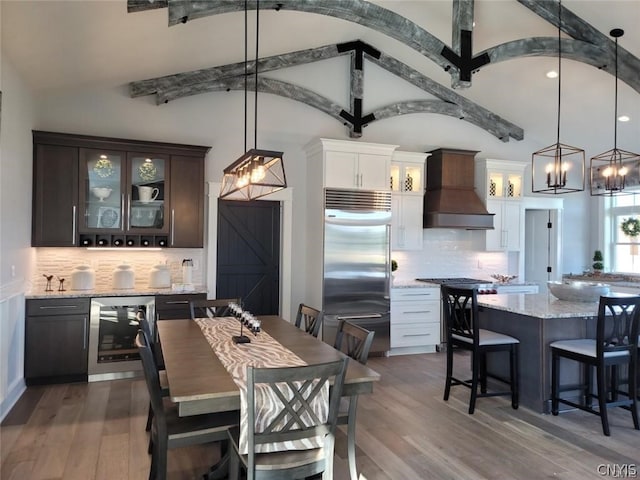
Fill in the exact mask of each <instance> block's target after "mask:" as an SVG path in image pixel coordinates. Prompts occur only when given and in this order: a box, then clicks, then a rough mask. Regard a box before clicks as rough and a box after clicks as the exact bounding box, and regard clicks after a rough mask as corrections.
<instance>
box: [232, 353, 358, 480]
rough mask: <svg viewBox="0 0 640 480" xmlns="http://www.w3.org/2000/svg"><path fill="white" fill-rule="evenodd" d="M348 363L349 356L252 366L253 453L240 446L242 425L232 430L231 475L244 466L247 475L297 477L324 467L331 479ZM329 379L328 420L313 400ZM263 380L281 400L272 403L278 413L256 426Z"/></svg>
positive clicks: (280, 479) (256, 479)
mask: <svg viewBox="0 0 640 480" xmlns="http://www.w3.org/2000/svg"><path fill="white" fill-rule="evenodd" d="M347 362H348V358H347V357H345V358H344V359H342V360H338V361H335V362H329V363H322V364H316V365H306V366H300V367H281V368H254V367H251V366H249V367H247V413H248V419H247V440H248V453H247V454H244V453H241V452H240V451H239V450H240V447H239V445H238V444H239V436H240V432H239V429H238V428H232V429H230V430H229V439H230V443H231V446H230V448H229V450H230V460H229V479H230V480H237V479H238V475H239V473H240V466H242V468H243V469H244V470H245V471H246V478H247V480H294V479H301V478H305V477H311V476H314V475H317V474H320V473H322V472H325V471H326V472H327V473H326V474H325V476H324V477H323V478H332V474H333V454H334V445H335V429H336V423H337V419H338V408H339V403H340V396H341V395H342V386H343V384H344V377H345V372H346V368H347ZM331 380H333V381H332V382H331ZM326 382H330V383H331V384H332V388H330V389H329V396H328V403H327V404H326V405H324V407H323V408H324V412H326V418H325V419H323V418H318V416H317V415H316V413H315V410H314V408H313V404H314V400H315V401H317V400H318V398H319V396H320V393H321V391H322V388H323V386H324V385H325V384H326ZM258 385H259V386H260V388H266V389H267V390H268V391H269V392H270V394H272V396H273V398H277V399H278V401H274V402H273V403H272V404H271V405H269V406H268V408H269V409H270V410H272V411H273V413H274V415H273V417H271V418H269V419H268V420H266V421H265V422H261V423H263V424H262V425H256V409H258V408H262V409H264V408H265V406H264V405H259V404H258V401H257V395H256V394H255V392H256V386H258ZM270 396H271V395H270ZM260 398H265V397H264V396H261V397H260ZM305 417H306V420H305ZM320 417H322V415H320ZM283 418H284V419H285V421H286V423H285V422H283ZM316 437H320V438H322V439H323V446H321V447H319V448H312V449H307V450H292V449H287V450H282V451H276V452H269V453H256V448H257V447H259V446H260V445H264V444H269V443H274V442H294V441H303V440H305V439H313V438H316Z"/></svg>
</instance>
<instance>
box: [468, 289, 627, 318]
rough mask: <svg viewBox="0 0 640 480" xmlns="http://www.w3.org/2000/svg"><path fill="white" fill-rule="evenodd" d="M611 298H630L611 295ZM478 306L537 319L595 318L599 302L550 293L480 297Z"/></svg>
mask: <svg viewBox="0 0 640 480" xmlns="http://www.w3.org/2000/svg"><path fill="white" fill-rule="evenodd" d="M611 296H629V295H627V294H611ZM478 305H479V306H481V307H489V308H495V309H496V310H503V311H506V312H512V313H517V314H520V315H526V316H529V317H537V318H573V317H595V316H597V315H598V302H593V303H591V302H567V301H565V300H558V299H557V298H556V297H554V296H553V295H551V294H550V293H535V294H528V295H524V294H498V295H478Z"/></svg>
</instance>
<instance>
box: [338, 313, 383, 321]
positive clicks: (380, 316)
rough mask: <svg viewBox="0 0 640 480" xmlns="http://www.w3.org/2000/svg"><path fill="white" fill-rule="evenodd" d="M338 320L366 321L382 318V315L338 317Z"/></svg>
mask: <svg viewBox="0 0 640 480" xmlns="http://www.w3.org/2000/svg"><path fill="white" fill-rule="evenodd" d="M336 318H337V319H338V320H366V319H367V318H382V314H380V313H375V314H373V315H350V316H348V317H347V316H337V317H336Z"/></svg>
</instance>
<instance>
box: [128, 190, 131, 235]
mask: <svg viewBox="0 0 640 480" xmlns="http://www.w3.org/2000/svg"><path fill="white" fill-rule="evenodd" d="M127 212H128V213H127V230H131V194H130V193H128V194H127Z"/></svg>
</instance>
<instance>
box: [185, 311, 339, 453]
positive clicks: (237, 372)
mask: <svg viewBox="0 0 640 480" xmlns="http://www.w3.org/2000/svg"><path fill="white" fill-rule="evenodd" d="M195 321H196V323H197V324H198V325H199V326H200V328H201V329H202V332H203V333H204V336H205V338H206V339H207V341H208V342H209V345H211V348H212V349H213V351H214V352H215V354H216V355H217V357H218V358H219V359H220V362H221V363H222V364H223V365H224V367H225V368H226V369H227V371H228V372H229V374H230V375H231V377H232V378H233V380H234V381H235V382H236V384H237V385H238V387H239V389H240V406H241V407H240V440H239V443H240V445H239V447H240V451H241V452H242V453H245V454H246V453H247V418H248V414H247V366H249V365H251V366H254V367H261V368H264V367H267V368H274V367H295V366H302V365H306V363H305V362H304V361H303V360H302V359H301V358H300V357H298V356H297V355H296V354H295V353H293V352H292V351H291V350H289V349H287V348H285V347H283V346H282V345H281V344H280V343H278V342H277V341H276V340H275V339H274V338H273V337H271V336H270V335H269V334H268V333H266V332H264V331H262V332H260V333H259V334H258V335H255V336H254V335H252V334H251V333H250V332H246V333H247V335H248V336H249V337H250V339H251V343H244V344H235V343H233V340H232V338H231V337H232V336H233V335H239V334H240V323H239V322H238V320H236V319H235V318H232V317H215V318H196V320H195ZM258 387H260V385H258ZM328 399H329V385H328V384H327V383H326V382H325V385H324V388H323V389H322V392H321V395H320V396H319V397H317V398H316V401H314V411H315V414H316V415H317V416H318V418H319V419H320V420H321V421H325V420H326V418H327V416H328V413H329V412H328V408H329V400H328ZM256 405H257V406H258V408H257V409H256V410H257V411H256V413H255V415H256V416H255V418H256V431H260V430H261V429H262V428H264V425H265V424H266V423H268V419H269V417H270V416H273V415H275V414H277V412H278V411H279V410H281V404H280V401H279V400H278V399H277V397H276V396H275V395H274V394H273V391H272V390H271V389H270V388H267V387H266V386H264V388H258V389H256ZM272 406H273V407H272ZM302 419H303V420H304V421H305V423H306V422H308V423H307V424H308V425H309V424H311V423H312V422H311V420H310V418H309V416H308V415H307V414H305V415H303V417H302ZM287 421H288V417H286V418H284V419H283V422H282V423H283V424H284V423H286V422H287ZM323 445H324V440H323V439H322V438H316V439H313V440H298V441H293V442H280V443H269V444H262V445H256V451H257V452H260V453H268V452H276V451H286V450H308V449H312V448H318V447H322V446H323Z"/></svg>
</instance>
